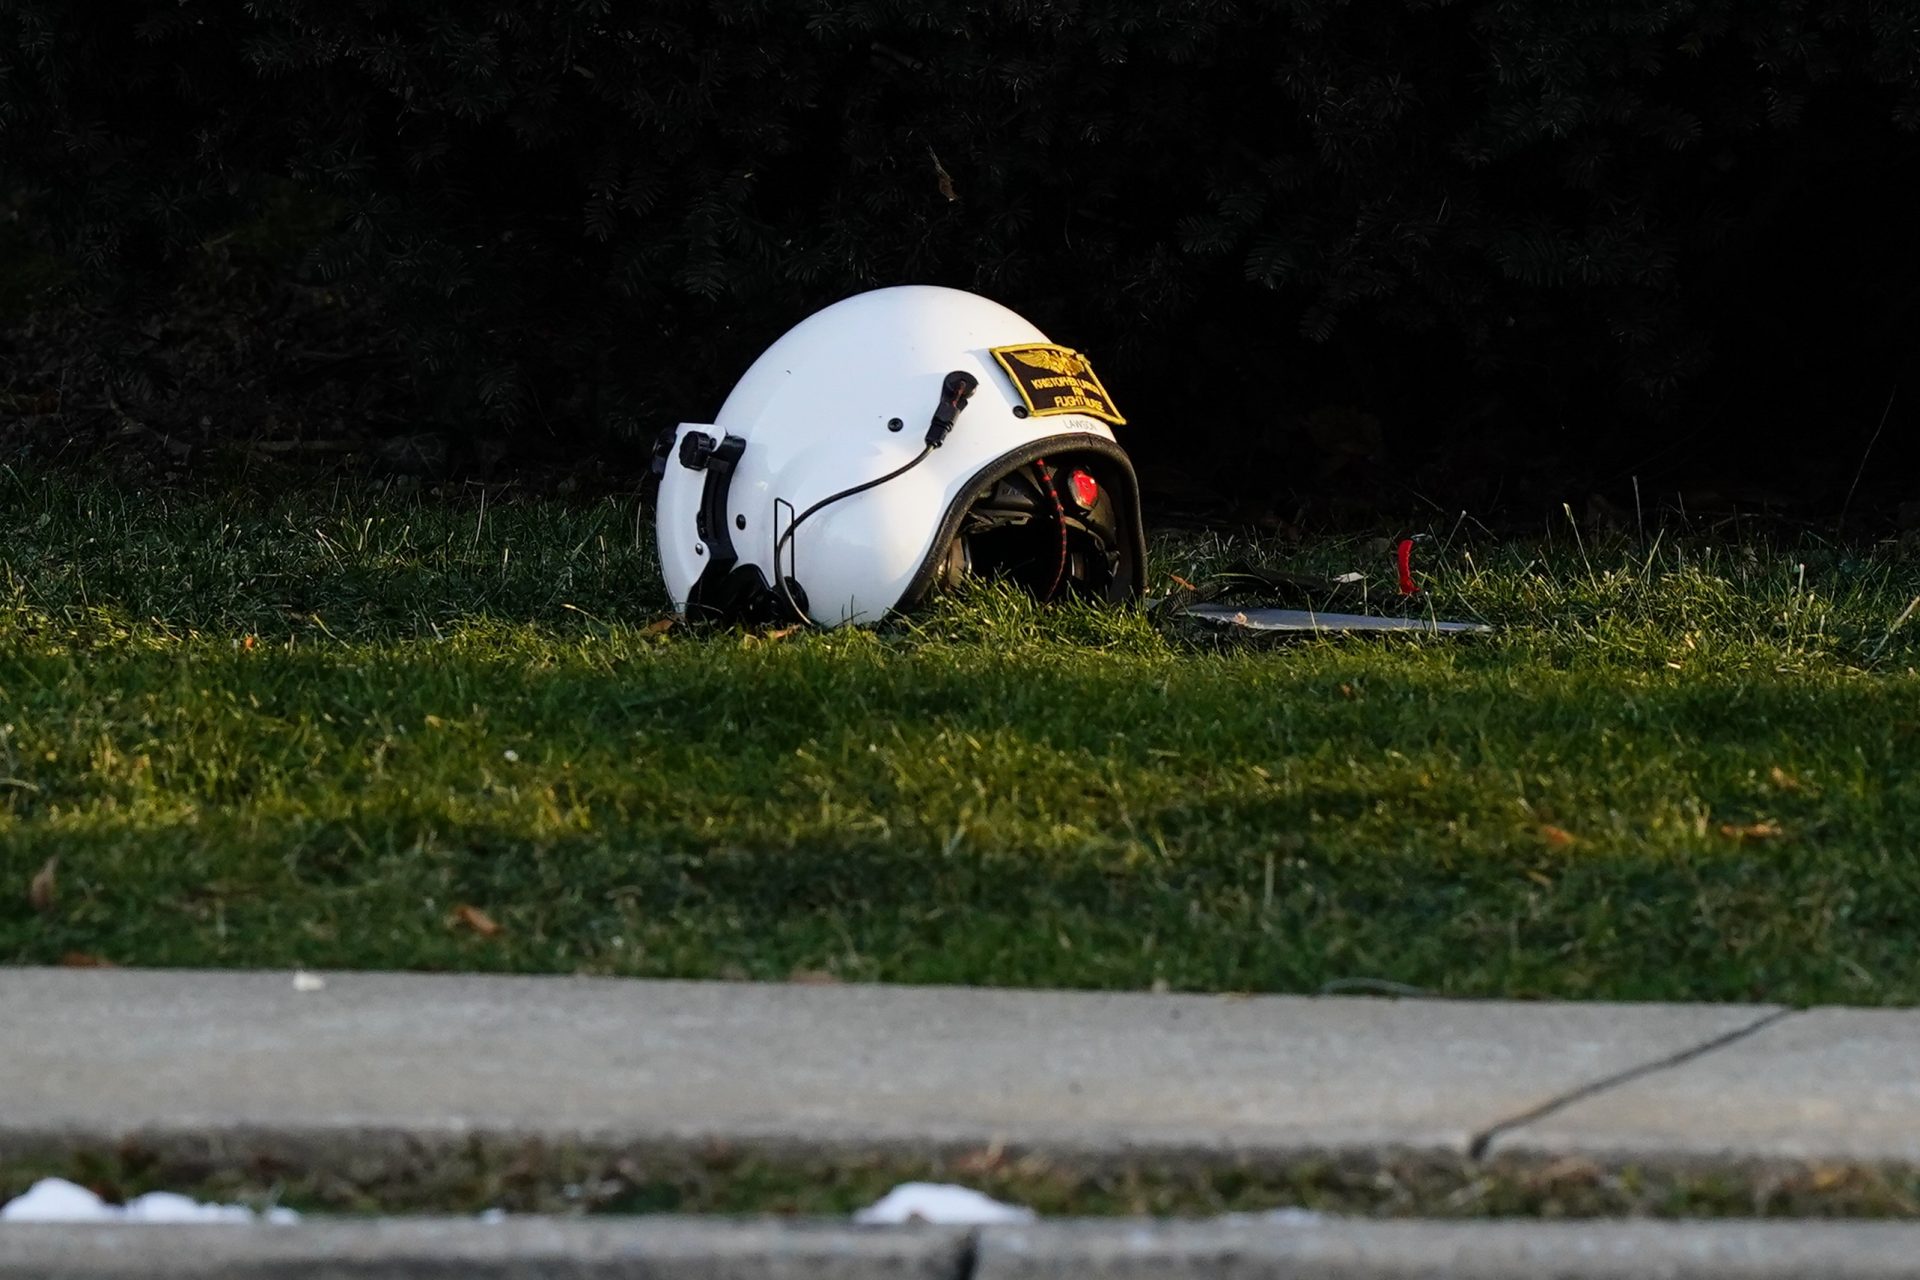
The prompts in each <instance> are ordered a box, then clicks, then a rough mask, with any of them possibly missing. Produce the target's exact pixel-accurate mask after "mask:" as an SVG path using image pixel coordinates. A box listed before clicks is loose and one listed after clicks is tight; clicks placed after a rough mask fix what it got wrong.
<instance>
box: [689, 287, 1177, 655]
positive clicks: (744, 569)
mask: <svg viewBox="0 0 1920 1280" xmlns="http://www.w3.org/2000/svg"><path fill="white" fill-rule="evenodd" d="M1122 422H1124V419H1122V418H1121V417H1120V415H1119V414H1118V413H1117V412H1115V410H1114V407H1113V402H1112V400H1111V399H1110V398H1109V397H1108V396H1107V392H1106V388H1105V387H1103V386H1101V384H1100V380H1099V379H1098V378H1097V377H1096V376H1095V375H1094V372H1093V369H1092V366H1090V365H1089V364H1088V363H1087V361H1086V358H1085V357H1083V356H1081V355H1080V354H1078V353H1077V352H1074V351H1071V350H1068V349H1067V348H1065V347H1060V346H1056V345H1055V344H1053V343H1052V342H1050V341H1048V339H1047V335H1046V334H1044V333H1042V332H1040V330H1039V329H1037V328H1035V327H1034V326H1033V325H1032V324H1029V323H1028V322H1027V321H1025V320H1023V319H1021V318H1020V317H1019V316H1018V315H1016V314H1014V313H1013V312H1011V311H1009V310H1007V309H1006V308H1005V307H1003V306H1000V305H999V304H998V303H994V302H989V301H988V300H986V299H985V298H981V297H977V296H975V295H973V294H970V293H962V292H960V291H959V290H956V289H941V288H935V287H931V286H926V285H911V286H905V287H901V288H894V289H876V290H874V291H873V292H871V293H863V294H859V295H857V296H855V297H852V298H848V299H846V300H845V301H843V302H838V303H835V304H834V305H833V306H830V307H828V308H826V309H825V310H824V311H820V312H817V313H815V314H814V315H812V316H809V317H808V318H807V319H806V320H804V321H802V322H801V323H800V324H798V325H796V326H795V327H794V328H793V329H791V330H789V331H788V332H787V334H786V335H785V336H784V337H782V338H781V339H780V340H779V341H778V342H776V343H774V344H773V345H772V346H771V347H769V348H767V351H766V353H765V354H763V355H762V356H761V357H760V358H759V359H758V360H756V361H755V362H754V364H753V367H752V368H751V369H748V370H747V373H746V376H745V377H743V378H741V379H740V381H739V383H738V385H736V386H735V387H734V389H733V393H732V394H731V395H729V396H728V397H727V400H726V403H725V404H724V405H722V406H721V408H720V413H719V416H718V417H716V418H715V419H714V421H713V422H712V424H710V425H709V424H704V423H682V424H681V425H680V426H679V427H678V428H676V429H675V430H674V431H673V432H671V433H669V434H665V435H663V436H662V437H661V440H660V443H659V445H658V446H657V447H656V449H655V452H654V461H653V475H654V477H655V478H656V479H657V484H658V489H657V492H658V500H657V505H656V512H655V520H656V523H657V528H658V530H659V542H660V561H661V568H662V570H663V572H664V575H665V577H666V581H667V592H668V594H669V596H670V597H671V598H672V600H673V605H674V608H675V609H676V610H679V611H680V612H682V613H685V614H690V615H694V616H705V617H720V618H759V619H767V620H773V619H781V618H786V619H792V620H795V621H802V620H810V621H812V622H815V623H818V624H820V625H822V626H837V625H839V624H840V623H845V622H855V623H874V622H878V621H880V620H881V619H882V618H883V617H885V616H886V615H887V614H888V613H891V612H894V611H897V610H902V609H906V608H908V607H910V606H912V605H913V604H915V603H917V602H918V601H919V600H920V599H921V598H922V597H923V596H925V594H926V593H927V592H928V590H929V589H930V588H932V587H934V586H935V585H938V584H952V583H954V582H956V581H957V580H958V579H960V578H961V577H964V576H966V575H967V574H968V573H977V574H981V575H983V576H1002V577H1006V578H1008V579H1011V580H1012V581H1014V582H1016V583H1018V584H1020V585H1022V586H1024V587H1026V588H1027V589H1029V590H1031V591H1032V592H1033V593H1034V594H1035V595H1036V596H1039V597H1040V598H1041V599H1043V600H1044V599H1053V598H1055V597H1057V596H1060V595H1064V594H1074V595H1078V596H1080V597H1083V598H1092V599H1099V600H1110V601H1116V602H1117V601H1123V600H1127V599H1131V598H1133V597H1134V596H1136V595H1138V594H1139V592H1140V590H1141V588H1142V586H1143V585H1144V577H1145V572H1146V545H1145V542H1144V541H1143V538H1142V535H1141V527H1140V499H1139V492H1138V485H1137V482H1136V481H1135V479H1134V474H1133V466H1132V464H1131V463H1129V462H1128V461H1127V455H1126V454H1125V453H1124V452H1123V451H1122V450H1121V448H1120V446H1119V445H1118V444H1117V443H1115V441H1114V438H1113V432H1112V430H1111V429H1110V428H1109V426H1108V424H1109V423H1115V424H1118V423H1122Z"/></svg>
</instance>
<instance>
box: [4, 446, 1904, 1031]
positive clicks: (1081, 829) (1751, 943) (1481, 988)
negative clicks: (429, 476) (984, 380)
mask: <svg viewBox="0 0 1920 1280" xmlns="http://www.w3.org/2000/svg"><path fill="white" fill-rule="evenodd" d="M643 526H644V522H643V521H642V519H641V517H640V514H639V512H638V510H637V507H636V505H635V504H634V503H633V502H631V501H617V502H616V501H601V502H597V503H585V502H582V503H575V504H568V503H563V502H557V501H531V500H529V501H522V502H516V503H503V502H501V501H498V500H492V501H489V502H488V503H487V504H486V505H485V506H484V508H482V506H481V505H480V504H479V503H478V502H475V501H463V502H428V501H423V500H421V499H418V498H412V497H402V496H397V495H392V494H383V493H381V492H379V491H378V490H368V491H361V492H351V491H346V490H341V491H337V492H329V491H327V490H320V491H318V492H295V493H289V494H286V495H282V496H279V497H275V498H264V499H263V498H260V497H258V496H246V495H234V496H221V495H213V496H191V495H185V494H179V493H171V492H166V491H148V492H137V491H133V490H130V489H124V488H116V487H113V486H110V485H106V484H100V483H79V482H72V481H67V480H62V479H60V478H57V477H50V476H42V475H33V476H24V475H16V474H13V473H11V472H5V471H0V961H6V962H13V963H49V962H52V963H57V962H60V961H61V960H62V958H63V957H68V956H69V955H70V954H72V953H80V955H81V956H95V957H101V958H104V959H107V960H110V961H113V962H116V963H121V964H148V965H157V964H194V965H292V964H302V965H309V966H347V967H401V968H412V969H435V968H460V969H497V970H527V971H559V972H586V973H619V974H644V975H678V976H716V975H725V976H751V977H762V978H783V977H787V976H789V975H791V974H793V973H795V972H796V971H820V972H824V973H827V974H831V975H835V976H838V977H841V978H846V979H884V980H896V981H908V982H968V983H984V984H996V985H1066V986H1083V987H1119V988H1144V987H1148V986H1152V985H1156V984H1161V983H1164V984H1166V985H1168V986H1171V987H1172V988H1174V989H1203V990H1223V989H1225V990H1284V991H1313V990H1318V989H1321V988H1322V987H1324V986H1326V985H1327V984H1329V983H1338V982H1340V981H1341V980H1344V979H1360V978H1364V979H1378V980H1386V981H1392V982H1398V983H1406V984H1410V985H1413V986H1416V987H1420V988H1426V989H1430V990H1434V991H1438V992H1444V993H1449V994H1456V995H1482V996H1496V995H1499V996H1572V997H1611V998H1628V999H1639V998H1689V999H1731V1000H1749V999H1765V1000H1781V1001H1790V1002H1799V1001H1848V1002H1861V1003H1881V1002H1907V1001H1913V1000H1915V999H1916V998H1920V858H1917V857H1916V855H1915V853H1914V852H1913V849H1912V838H1913V835H1914V833H1915V832H1916V831H1920V775H1917V774H1916V771H1915V769H1914V768H1913V760H1914V757H1915V753H1916V749H1917V748H1920V676H1917V675H1916V674H1915V671H1914V669H1913V664H1914V662H1915V659H1916V649H1915V648H1914V644H1913V641H1914V637H1915V633H1920V623H1916V624H1914V625H1913V626H1912V627H1911V628H1907V629H1901V630H1898V631H1895V632H1894V633H1893V634H1892V636H1891V638H1888V628H1889V626H1890V624H1892V623H1893V621H1894V620H1895V618H1896V617H1897V616H1898V615H1899V614H1900V611H1901V610H1902V608H1903V607H1904V606H1905V604H1906V602H1907V601H1908V600H1909V599H1910V598H1912V597H1913V596H1914V595H1915V594H1920V566H1916V565H1913V564H1911V563H1908V562H1907V560H1906V559H1904V558H1903V557H1901V556H1900V555H1899V554H1898V553H1897V549H1892V548H1889V549H1884V550H1881V551H1855V550H1848V549H1846V548H1836V547H1830V546H1824V545H1815V544H1811V543H1809V544H1807V545H1802V546H1798V547H1784V548H1783V547H1773V546H1767V545H1752V546H1741V545H1727V544H1725V543H1722V542H1719V541H1716V540H1714V539H1713V538H1712V537H1710V536H1708V535H1706V534H1703V533H1699V532H1695V533H1693V534H1690V535H1688V536H1685V537H1674V536H1669V537H1666V538H1664V539H1663V540H1662V541H1661V542H1660V543H1659V544H1658V545H1657V546H1653V547H1650V548H1649V547H1644V546H1638V545H1636V546H1631V547H1629V546H1626V545H1614V546H1609V547H1605V548H1600V547H1595V546H1593V545H1590V544H1589V545H1586V546H1584V547H1582V546H1581V545H1579V543H1578V541H1577V540H1576V537H1575V531H1574V530H1573V529H1572V528H1571V527H1570V526H1566V525H1562V526H1561V527H1559V528H1557V529H1555V530H1552V531H1547V532H1545V533H1543V535H1542V537H1541V538H1540V539H1538V540H1536V541H1534V542H1523V543H1504V544H1502V543H1494V542H1491V541H1472V540H1469V539H1468V538H1467V537H1466V536H1465V534H1464V533H1463V532H1462V531H1461V530H1455V531H1454V536H1453V538H1452V539H1451V540H1450V541H1449V542H1448V543H1447V544H1446V546H1445V549H1444V550H1435V551H1431V552H1429V553H1427V555H1426V564H1425V568H1426V570H1427V574H1428V585H1429V587H1430V589H1431V607H1432V608H1433V609H1434V610H1436V611H1437V612H1438V613H1439V614H1441V615H1442V616H1456V617H1484V618H1486V619H1487V620H1489V621H1492V622H1494V623H1496V624H1498V625H1499V627H1500V631H1499V633H1498V634H1497V635H1496V636H1494V637H1491V638H1485V639H1473V640H1465V641H1460V640H1431V639H1422V638H1398V639H1391V640H1385V641H1383V640H1379V639H1373V640H1362V639H1340V640H1324V641H1310V642H1305V643H1289V644H1274V643H1262V642H1244V641H1235V640H1227V639H1221V638H1219V637H1217V636H1214V635H1212V634H1211V633H1207V632H1204V631H1201V630H1198V629H1197V628H1194V627H1191V626H1177V625H1171V624H1165V623H1157V622H1156V621H1155V620H1154V619H1152V618H1150V617H1148V616H1146V615H1145V614H1143V613H1140V612H1137V611H1136V612H1102V611H1096V610H1091V609H1067V610H1057V611H1051V612H1050V611H1047V610H1043V609H1040V608H1038V607H1036V606H1033V605H1031V604H1028V603H1024V602H1023V601H1021V600H1020V599H1018V598H1016V597H1014V596H1011V595H1009V594H1006V593H1003V592H997V591H991V590H989V591H982V592H979V593H976V594H975V595H973V596H972V597H970V598H967V599H962V600H956V601H948V602H945V603H944V604H943V605H941V606H940V607H939V608H937V609H936V610H934V611H933V612H932V613H930V614H928V615H926V616H924V617H921V618H919V619H917V620H915V621H914V622H913V623H912V624H911V625H903V626H897V627H894V628H891V629H889V630H887V631H884V632H882V633H878V634H875V633H871V632H854V631H840V632H832V633H802V634H793V635H787V636H766V635H754V634H744V633H740V632H728V631H721V632H715V633H709V634H703V635H700V634H687V633H685V632H684V631H683V630H681V629H679V628H675V629H671V630H667V631H664V632H663V631H660V630H658V629H656V628H655V627H654V626H653V625H651V624H653V622H654V621H655V619H657V618H659V617H660V616H661V614H662V612H663V610H664V607H665V606H664V601H663V600H662V598H661V593H660V588H659V586H658V583H657V579H656V576H655V567H654V561H653V556H652V552H651V549H650V539H649V536H648V533H647V531H646V529H645V528H644V527H643ZM1441 532H1443V533H1444V532H1445V529H1444V528H1443V529H1442V530H1441ZM1157 553H1158V554H1157V563H1156V579H1157V583H1158V584H1164V583H1165V582H1166V581H1167V578H1166V575H1167V574H1168V573H1179V574H1181V575H1183V576H1186V577H1189V578H1191V577H1193V576H1194V575H1195V574H1201V573H1204V572H1205V571H1206V569H1207V568H1208V566H1209V565H1217V564H1220V563H1224V562H1225V561H1227V560H1230V559H1233V558H1236V557H1248V558H1253V559H1264V560H1267V561H1273V560H1281V559H1284V560H1286V561H1287V562H1288V563H1291V564H1294V565H1305V566H1320V567H1327V568H1341V569H1344V568H1351V567H1360V568H1364V569H1366V570H1369V571H1374V570H1383V569H1385V568H1386V561H1385V558H1384V555H1382V554H1378V553H1376V552H1373V551H1370V550H1367V549H1366V548H1365V546H1363V545H1362V544H1359V543H1354V542H1329V543H1325V544H1321V545H1317V546H1313V547H1309V548H1306V549H1297V548H1296V549H1292V550H1282V549H1280V548H1275V547H1266V548H1262V547H1258V546H1251V545H1248V544H1244V543H1237V542H1235V541H1233V540H1231V539H1227V538H1222V537H1185V538H1175V539H1164V540H1162V542H1161V544H1160V545H1159V547H1158V548H1157ZM1803 565H1804V566H1805V568H1804V570H1803V569H1802V568H1801V567H1800V566H1803ZM1381 576H1384V575H1381ZM1883 641H1884V645H1883V644H1882V642H1883ZM1876 647H1879V650H1880V651H1879V652H1878V654H1877V655H1876V654H1875V650H1876ZM1742 830H1745V831H1747V832H1750V833H1753V832H1758V833H1759V834H1748V835H1740V834H1728V833H1727V832H1729V831H1731V832H1735V833H1737V832H1739V831H1742ZM56 857H57V858H58V864H57V867H56V869H55V872H54V885H55V890H54V895H53V898H52V901H51V902H50V903H45V902H43V903H42V904H41V907H40V908H39V909H36V906H35V905H34V904H32V903H30V901H29V893H28V886H29V882H30V881H31V880H32V879H33V877H34V876H35V873H36V872H37V871H39V870H40V869H41V868H42V867H43V866H45V865H46V864H47V863H48V862H49V860H50V859H54V858H56ZM462 907H473V908H477V909H479V910H480V911H483V912H484V913H486V916H487V917H488V918H490V919H491V920H492V921H495V922H497V924H498V925H499V931H498V932H497V933H493V934H483V933H481V932H478V931H476V930H475V929H474V928H473V927H471V924H470V923H467V924H463V923H461V922H460V920H459V918H458V915H457V913H458V911H459V909H460V908H462ZM469 920H471V917H469Z"/></svg>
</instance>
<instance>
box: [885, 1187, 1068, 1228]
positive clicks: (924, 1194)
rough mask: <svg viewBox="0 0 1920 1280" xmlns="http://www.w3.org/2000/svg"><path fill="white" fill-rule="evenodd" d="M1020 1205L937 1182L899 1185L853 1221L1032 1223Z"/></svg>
mask: <svg viewBox="0 0 1920 1280" xmlns="http://www.w3.org/2000/svg"><path fill="white" fill-rule="evenodd" d="M1036 1217H1037V1215H1036V1214H1035V1213H1034V1211H1033V1210H1031V1209H1029V1208H1027V1207H1025V1206H1024V1205H1017V1204H1002V1203H1000V1202H999V1201H998V1200H995V1199H994V1198H993V1197H991V1196H985V1195H981V1194H980V1193H979V1192H978V1191H974V1190H971V1189H970V1188H967V1187H955V1186H949V1185H947V1184H945V1183H940V1182H903V1183H901V1184H900V1185H899V1186H897V1187H895V1188H894V1189H893V1190H891V1191H889V1192H887V1194H886V1195H884V1196H882V1197H880V1199H879V1200H878V1201H876V1202H875V1203H873V1204H870V1205H868V1206H867V1207H866V1208H864V1209H861V1210H858V1211H857V1212H856V1213H855V1214H854V1215H853V1220H854V1221H855V1222H860V1223H869V1224H895V1223H902V1222H930V1223H935V1224H939V1225H943V1226H969V1227H975V1226H989V1225H993V1224H997V1223H1015V1222H1032V1221H1034V1220H1035V1218H1036Z"/></svg>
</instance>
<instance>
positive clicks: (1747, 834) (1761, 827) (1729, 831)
mask: <svg viewBox="0 0 1920 1280" xmlns="http://www.w3.org/2000/svg"><path fill="white" fill-rule="evenodd" d="M1720 834H1721V835H1723V836H1725V837H1726V838H1727V839H1729V840H1775V839H1778V838H1779V837H1781V836H1783V835H1785V834H1786V832H1784V831H1782V830H1781V829H1780V824H1779V823H1777V822H1775V821H1774V820H1773V819H1772V818H1766V819H1764V820H1762V821H1760V822H1746V823H1740V822H1723V823H1721V824H1720Z"/></svg>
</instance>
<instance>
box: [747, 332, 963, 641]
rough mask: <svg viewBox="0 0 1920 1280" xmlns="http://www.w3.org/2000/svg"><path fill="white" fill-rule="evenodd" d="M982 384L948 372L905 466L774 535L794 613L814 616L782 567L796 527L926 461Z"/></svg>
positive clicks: (780, 575) (834, 498)
mask: <svg viewBox="0 0 1920 1280" xmlns="http://www.w3.org/2000/svg"><path fill="white" fill-rule="evenodd" d="M979 385H980V379H978V378H976V377H974V376H973V375H972V374H970V373H968V372H967V371H966V370H964V369H955V370H954V371H953V372H952V373H950V374H948V375H947V376H946V379H945V380H944V381H943V382H942V383H941V384H940V403H939V404H938V405H936V406H935V407H934V410H933V421H932V422H931V423H929V424H928V426H927V436H926V443H925V444H923V445H921V446H920V452H919V453H916V454H914V455H913V458H912V460H911V461H909V462H908V463H907V464H906V465H905V466H904V467H900V468H897V469H896V470H893V471H889V472H887V474H885V475H883V476H881V477H879V478H878V479H875V480H869V481H867V482H866V483H865V484H857V485H854V486H853V487H852V488H851V489H842V490H841V491H840V492H838V493H830V494H828V495H827V496H826V497H824V498H822V499H820V501H818V502H816V503H814V504H813V505H812V506H810V507H808V508H807V509H806V510H805V511H802V512H801V513H800V514H799V515H797V516H795V517H794V518H793V522H792V523H791V524H789V525H788V526H787V528H786V531H785V532H784V533H782V534H781V535H780V536H779V537H778V538H775V539H774V541H773V576H774V577H775V578H777V579H779V581H780V594H781V595H783V596H785V597H786V600H787V608H789V609H791V610H793V612H794V616H795V617H797V618H799V619H800V621H801V622H803V623H806V624H807V625H809V626H811V625H812V624H813V619H812V618H811V617H809V616H808V615H807V611H806V610H805V609H802V608H801V607H800V605H799V603H798V602H796V601H795V600H794V598H793V588H792V587H790V586H788V585H787V574H786V573H785V571H784V570H782V568H781V567H780V556H781V553H782V552H784V551H785V549H786V547H787V545H788V544H789V543H791V542H792V541H793V535H794V531H795V530H797V529H799V527H800V526H801V525H802V524H804V523H806V520H807V517H808V516H810V515H812V514H813V513H814V512H816V511H818V510H820V509H821V508H822V507H830V506H832V505H833V504H834V503H836V502H838V501H840V500H841V499H842V498H851V497H853V496H854V495H855V494H859V493H865V492H866V491H867V490H869V489H874V488H878V487H879V486H880V485H883V484H885V483H886V482H887V481H889V480H897V479H899V478H900V477H901V476H903V475H905V474H907V472H909V471H911V470H913V469H914V468H915V467H917V466H919V465H920V464H921V463H923V462H925V461H926V460H927V455H928V454H930V453H932V452H933V451H934V450H935V449H938V448H939V447H940V446H941V445H942V444H944V443H945V442H946V439H947V433H948V432H949V431H952V430H953V424H954V421H955V419H957V418H959V416H960V411H961V410H963V409H965V408H966V407H967V399H968V397H970V396H972V395H973V391H974V388H975V387H978V386H979Z"/></svg>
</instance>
